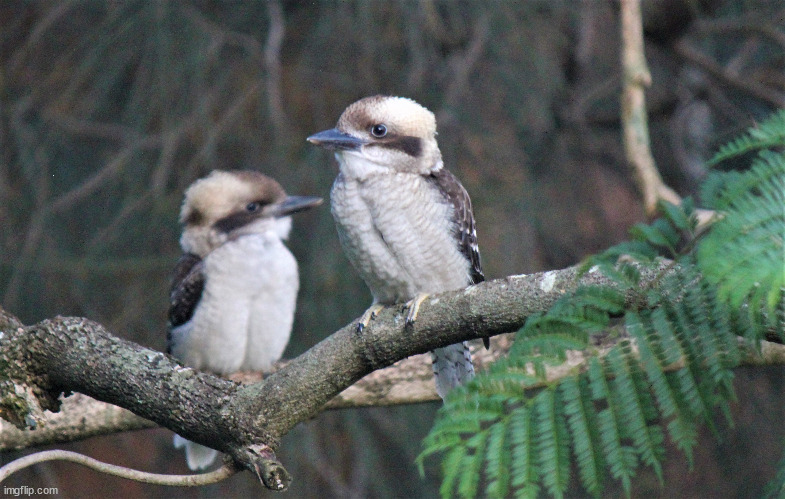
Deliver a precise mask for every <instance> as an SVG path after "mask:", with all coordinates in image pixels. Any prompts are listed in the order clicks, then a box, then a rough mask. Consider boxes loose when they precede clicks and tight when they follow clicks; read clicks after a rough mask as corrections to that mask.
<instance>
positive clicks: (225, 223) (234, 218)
mask: <svg viewBox="0 0 785 499" xmlns="http://www.w3.org/2000/svg"><path fill="white" fill-rule="evenodd" d="M260 212H261V210H257V211H254V212H249V211H238V212H237V213H232V214H231V215H227V216H225V217H223V218H222V219H220V220H218V221H217V222H215V223H214V224H213V227H215V228H216V229H217V230H219V231H220V232H223V233H224V234H228V233H230V232H232V231H233V230H235V229H239V228H240V227H243V226H244V225H248V224H249V223H251V222H253V221H255V220H257V219H258V218H259V215H260Z"/></svg>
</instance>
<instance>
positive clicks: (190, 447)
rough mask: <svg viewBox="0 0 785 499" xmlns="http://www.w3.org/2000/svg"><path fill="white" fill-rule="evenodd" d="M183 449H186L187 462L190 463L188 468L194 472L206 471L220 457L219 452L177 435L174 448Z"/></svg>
mask: <svg viewBox="0 0 785 499" xmlns="http://www.w3.org/2000/svg"><path fill="white" fill-rule="evenodd" d="M181 447H185V460H186V462H187V463H188V468H189V469H191V470H193V471H197V470H204V469H206V468H207V467H208V466H210V465H211V464H213V461H215V458H216V457H218V451H217V450H215V449H211V448H210V447H205V446H204V445H200V444H197V443H196V442H191V441H190V440H186V439H185V438H183V437H181V436H180V435H175V436H174V448H175V449H179V448H181Z"/></svg>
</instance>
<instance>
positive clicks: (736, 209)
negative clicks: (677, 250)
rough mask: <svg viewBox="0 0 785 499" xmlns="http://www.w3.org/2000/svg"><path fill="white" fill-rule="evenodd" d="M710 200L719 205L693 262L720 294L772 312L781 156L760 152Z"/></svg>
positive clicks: (784, 198) (781, 254)
mask: <svg viewBox="0 0 785 499" xmlns="http://www.w3.org/2000/svg"><path fill="white" fill-rule="evenodd" d="M731 180H732V182H731V183H730V184H729V185H727V186H726V187H725V188H724V189H723V190H722V194H720V196H719V197H718V198H717V199H716V200H715V201H716V202H715V205H716V206H717V207H718V208H722V209H724V217H723V218H722V219H721V220H719V221H717V222H716V223H715V224H714V226H713V227H712V228H711V230H710V231H709V233H708V234H707V235H706V236H705V237H704V238H703V240H702V241H700V243H699V245H698V249H697V261H698V264H699V266H700V268H701V271H702V272H703V274H704V275H705V277H706V279H707V280H708V281H709V282H710V283H712V284H714V285H715V286H717V288H718V293H719V297H720V299H723V300H725V301H727V302H728V303H729V304H730V305H731V306H732V307H733V308H736V309H738V308H740V307H741V306H742V305H743V304H745V303H746V304H748V305H749V309H750V311H751V312H752V313H757V312H758V311H759V310H761V309H765V310H767V313H768V314H776V307H777V305H778V304H779V303H780V302H781V301H782V299H783V295H785V155H783V154H775V153H771V152H766V151H764V152H762V153H761V155H760V157H759V158H758V159H757V160H756V161H755V162H754V164H753V167H752V168H751V169H750V170H749V171H748V172H745V173H744V174H742V175H733V176H732V177H731Z"/></svg>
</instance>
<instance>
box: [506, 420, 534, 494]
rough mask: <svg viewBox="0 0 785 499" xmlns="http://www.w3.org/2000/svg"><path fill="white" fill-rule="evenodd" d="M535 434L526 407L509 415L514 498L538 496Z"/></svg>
mask: <svg viewBox="0 0 785 499" xmlns="http://www.w3.org/2000/svg"><path fill="white" fill-rule="evenodd" d="M534 440H535V434H534V425H533V424H532V411H531V410H530V408H529V407H528V406H522V407H518V408H517V409H514V410H513V411H512V412H511V413H510V443H511V444H512V466H511V468H512V485H513V486H514V487H515V488H516V494H515V496H516V497H519V498H536V497H537V496H538V495H539V492H540V487H539V485H538V484H539V474H540V473H539V470H538V467H537V455H536V451H535V446H534Z"/></svg>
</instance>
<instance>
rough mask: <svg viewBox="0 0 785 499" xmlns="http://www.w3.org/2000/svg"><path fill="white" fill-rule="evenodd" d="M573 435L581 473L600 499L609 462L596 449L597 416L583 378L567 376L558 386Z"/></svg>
mask: <svg viewBox="0 0 785 499" xmlns="http://www.w3.org/2000/svg"><path fill="white" fill-rule="evenodd" d="M559 390H560V391H561V399H562V400H564V412H565V414H566V415H567V422H568V424H569V426H570V432H571V435H572V441H573V449H574V453H575V458H576V461H577V464H578V474H579V475H580V478H581V483H582V484H583V486H584V488H585V489H586V491H587V492H589V493H590V494H592V495H594V496H597V497H598V496H599V495H600V492H601V491H602V484H603V482H604V481H605V467H606V461H605V459H604V458H603V454H602V451H601V450H600V449H599V448H598V447H597V443H598V442H599V435H598V433H597V413H596V411H595V409H594V405H593V404H592V403H591V396H590V394H589V393H588V382H587V381H586V380H585V379H583V378H577V377H572V376H570V377H567V378H565V379H564V381H563V382H562V383H561V384H560V385H559Z"/></svg>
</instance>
